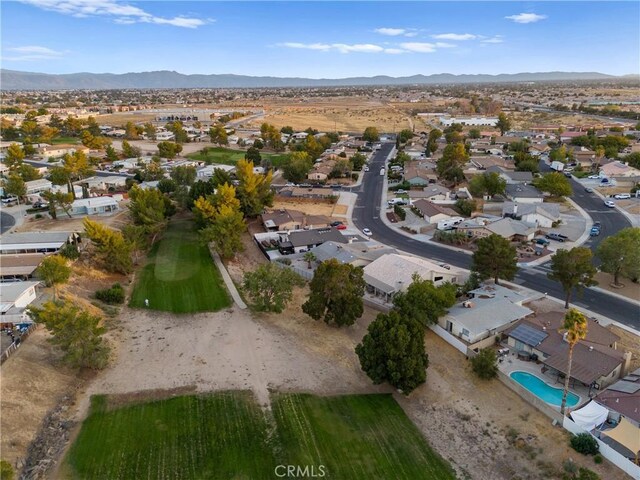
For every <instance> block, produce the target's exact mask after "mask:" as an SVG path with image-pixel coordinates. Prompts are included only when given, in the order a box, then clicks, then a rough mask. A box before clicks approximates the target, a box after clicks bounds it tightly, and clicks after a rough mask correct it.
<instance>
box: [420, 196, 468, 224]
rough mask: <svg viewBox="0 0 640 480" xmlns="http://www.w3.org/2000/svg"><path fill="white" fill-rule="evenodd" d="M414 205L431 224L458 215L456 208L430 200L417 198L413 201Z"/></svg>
mask: <svg viewBox="0 0 640 480" xmlns="http://www.w3.org/2000/svg"><path fill="white" fill-rule="evenodd" d="M413 207H414V208H415V209H416V210H418V211H419V212H420V215H421V216H422V218H424V219H425V221H427V222H428V223H429V224H437V223H438V222H440V221H442V220H449V219H451V218H452V217H457V216H458V213H457V212H456V211H455V210H453V209H451V208H447V207H443V206H442V205H437V204H435V203H433V202H430V201H429V200H424V199H420V200H416V201H415V202H413Z"/></svg>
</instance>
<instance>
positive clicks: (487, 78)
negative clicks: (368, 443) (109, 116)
mask: <svg viewBox="0 0 640 480" xmlns="http://www.w3.org/2000/svg"><path fill="white" fill-rule="evenodd" d="M623 78H638V76H637V75H627V76H624V77H616V76H613V75H606V74H604V73H597V72H539V73H515V74H499V75H486V74H478V75H470V74H464V75H453V74H450V73H440V74H434V75H412V76H409V77H390V76H386V75H378V76H375V77H349V78H335V79H330V78H321V79H312V78H298V77H254V76H248V75H233V74H213V75H199V74H198V75H184V74H182V73H178V72H173V71H167V70H162V71H155V72H138V73H122V74H114V73H70V74H60V75H54V74H48V73H33V72H19V71H16V70H5V69H1V70H0V86H1V88H2V89H3V90H71V89H91V90H105V89H127V88H274V87H343V86H346V87H349V86H384V85H434V84H464V83H515V82H546V81H576V80H614V79H623Z"/></svg>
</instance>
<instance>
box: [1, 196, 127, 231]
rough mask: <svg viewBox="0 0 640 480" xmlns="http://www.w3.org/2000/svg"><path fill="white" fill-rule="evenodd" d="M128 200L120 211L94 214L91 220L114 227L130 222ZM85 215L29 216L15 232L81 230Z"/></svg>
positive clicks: (121, 206) (122, 204) (123, 203)
mask: <svg viewBox="0 0 640 480" xmlns="http://www.w3.org/2000/svg"><path fill="white" fill-rule="evenodd" d="M126 203H127V202H126V201H125V202H120V211H118V212H116V213H115V214H113V215H92V216H91V220H94V221H96V222H99V223H102V224H103V225H107V226H109V227H112V228H121V227H122V226H124V225H125V224H126V223H127V222H128V215H129V211H128V209H127V207H126ZM83 220H84V217H73V218H69V217H68V216H67V215H58V218H57V219H56V220H53V219H52V218H50V217H48V216H47V217H44V218H39V219H35V218H33V217H29V219H28V220H27V221H25V223H23V224H22V225H20V226H19V227H16V229H15V230H14V231H15V232H81V231H82V230H84V227H83V226H82V221H83Z"/></svg>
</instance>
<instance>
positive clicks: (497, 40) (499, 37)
mask: <svg viewBox="0 0 640 480" xmlns="http://www.w3.org/2000/svg"><path fill="white" fill-rule="evenodd" d="M503 41H504V40H503V39H502V35H496V36H494V37H491V38H487V39H485V40H481V42H482V43H502V42H503Z"/></svg>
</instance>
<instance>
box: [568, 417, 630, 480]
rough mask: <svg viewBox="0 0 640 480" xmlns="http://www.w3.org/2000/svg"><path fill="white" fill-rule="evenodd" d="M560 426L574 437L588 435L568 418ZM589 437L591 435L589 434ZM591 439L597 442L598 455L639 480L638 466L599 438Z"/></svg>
mask: <svg viewBox="0 0 640 480" xmlns="http://www.w3.org/2000/svg"><path fill="white" fill-rule="evenodd" d="M562 426H563V427H564V429H565V430H568V431H570V432H571V433H573V434H575V435H578V434H580V433H590V432H587V431H586V430H585V429H583V428H582V427H580V426H578V425H576V423H575V422H574V421H573V420H571V419H570V418H569V417H564V419H563V420H562ZM591 436H593V435H592V434H591ZM593 438H595V439H596V441H597V442H598V446H599V447H600V455H602V456H603V457H604V458H606V459H607V460H609V461H610V462H611V463H613V464H614V465H615V466H616V467H618V468H620V469H621V470H624V471H625V472H626V473H627V474H629V475H631V478H640V466H638V465H636V464H634V463H633V462H632V461H631V460H629V459H628V458H626V457H624V456H623V455H621V454H619V453H618V452H616V451H615V450H614V449H613V448H611V447H610V446H609V445H607V444H606V443H604V442H603V441H602V440H600V439H599V438H597V437H595V436H594V437H593Z"/></svg>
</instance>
